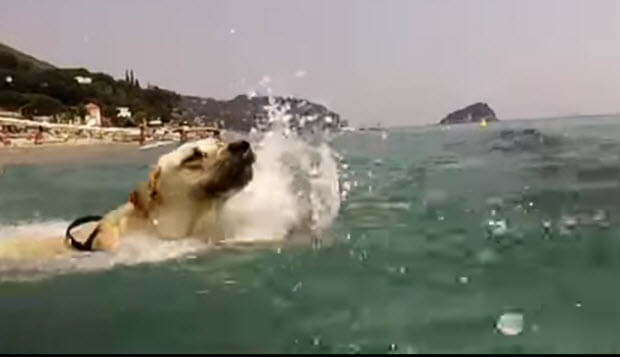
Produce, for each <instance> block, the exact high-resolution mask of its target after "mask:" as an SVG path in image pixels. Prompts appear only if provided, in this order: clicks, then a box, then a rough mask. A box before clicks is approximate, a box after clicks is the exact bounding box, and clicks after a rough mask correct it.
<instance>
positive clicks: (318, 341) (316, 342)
mask: <svg viewBox="0 0 620 357" xmlns="http://www.w3.org/2000/svg"><path fill="white" fill-rule="evenodd" d="M320 344H321V338H320V337H318V336H317V337H313V338H312V345H314V346H318V345H320Z"/></svg>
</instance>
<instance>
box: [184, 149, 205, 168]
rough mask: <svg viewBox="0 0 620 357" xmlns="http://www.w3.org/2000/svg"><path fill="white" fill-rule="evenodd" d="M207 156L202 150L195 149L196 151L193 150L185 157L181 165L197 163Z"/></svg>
mask: <svg viewBox="0 0 620 357" xmlns="http://www.w3.org/2000/svg"><path fill="white" fill-rule="evenodd" d="M205 157H207V155H206V154H205V153H203V152H202V151H200V150H198V149H194V152H192V154H191V155H189V156H188V157H186V158H185V159H183V162H181V165H188V164H196V163H198V162H199V161H201V160H202V159H203V158H205Z"/></svg>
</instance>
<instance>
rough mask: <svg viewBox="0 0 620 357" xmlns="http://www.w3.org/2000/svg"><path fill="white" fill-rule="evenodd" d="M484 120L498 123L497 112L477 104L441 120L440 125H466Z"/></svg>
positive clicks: (482, 104)
mask: <svg viewBox="0 0 620 357" xmlns="http://www.w3.org/2000/svg"><path fill="white" fill-rule="evenodd" d="M482 120H485V121H487V122H489V121H498V119H497V117H496V116H495V112H494V111H493V109H491V107H489V105H488V104H486V103H475V104H472V105H469V106H467V107H465V108H463V109H459V110H457V111H455V112H452V113H450V114H448V115H447V116H446V117H445V118H443V119H441V121H440V122H439V124H441V125H447V124H466V123H479V122H481V121H482Z"/></svg>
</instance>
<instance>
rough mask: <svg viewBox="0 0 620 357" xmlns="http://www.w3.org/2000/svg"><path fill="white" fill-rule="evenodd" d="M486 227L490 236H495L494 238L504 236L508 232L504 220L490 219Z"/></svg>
mask: <svg viewBox="0 0 620 357" xmlns="http://www.w3.org/2000/svg"><path fill="white" fill-rule="evenodd" d="M487 227H488V229H489V231H490V233H491V235H493V236H496V237H499V236H503V235H504V234H506V232H508V223H507V222H506V220H505V219H498V220H493V219H490V220H489V221H488V222H487Z"/></svg>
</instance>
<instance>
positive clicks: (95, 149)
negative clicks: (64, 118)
mask: <svg viewBox="0 0 620 357" xmlns="http://www.w3.org/2000/svg"><path fill="white" fill-rule="evenodd" d="M139 148H140V145H139V144H138V143H135V142H134V143H119V142H105V141H95V142H93V141H90V142H75V143H62V144H56V143H54V144H41V145H28V146H25V145H24V146H10V147H1V146H0V171H1V170H2V167H3V166H8V165H24V164H42V163H58V162H71V161H75V160H80V159H85V158H91V157H102V156H110V155H119V154H127V153H132V152H139V151H140V150H139Z"/></svg>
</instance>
